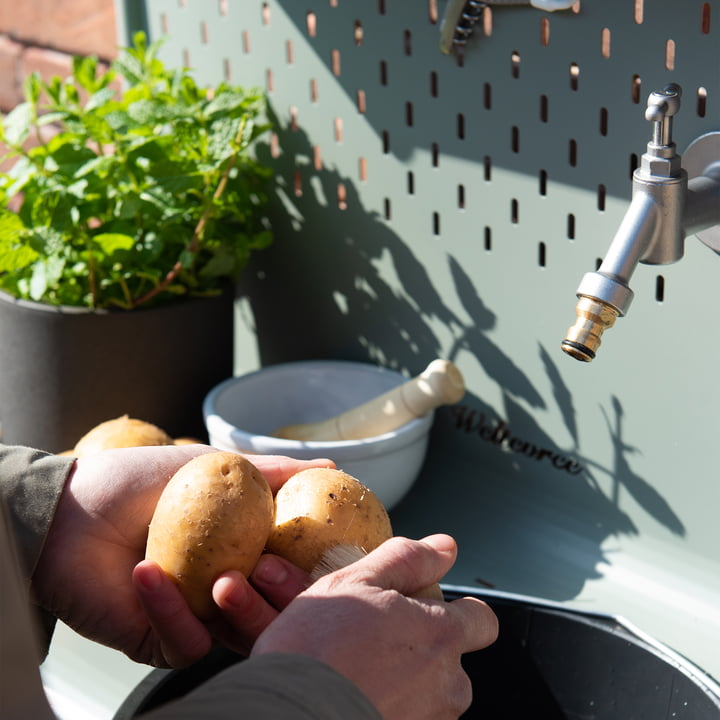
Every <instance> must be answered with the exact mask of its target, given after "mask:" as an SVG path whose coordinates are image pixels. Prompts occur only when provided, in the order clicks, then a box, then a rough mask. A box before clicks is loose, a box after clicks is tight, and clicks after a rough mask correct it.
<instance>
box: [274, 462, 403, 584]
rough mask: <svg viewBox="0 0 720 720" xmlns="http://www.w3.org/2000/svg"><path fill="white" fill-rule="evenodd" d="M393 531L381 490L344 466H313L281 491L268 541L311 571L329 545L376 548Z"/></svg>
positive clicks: (301, 472)
mask: <svg viewBox="0 0 720 720" xmlns="http://www.w3.org/2000/svg"><path fill="white" fill-rule="evenodd" d="M390 537H392V528H391V526H390V518H389V517H388V514H387V511H386V510H385V508H384V507H383V504H382V503H381V502H380V500H379V499H378V497H377V495H375V493H373V492H372V491H371V490H370V489H369V488H367V487H365V486H364V485H363V484H362V483H361V482H360V481H359V480H357V479H356V478H354V477H352V475H348V474H347V473H345V472H342V471H341V470H334V469H331V468H309V469H307V470H302V471H300V472H299V473H297V474H295V475H293V476H292V477H291V478H290V479H289V480H288V481H287V482H286V483H285V484H284V485H283V486H282V487H281V488H280V490H279V491H278V493H277V495H276V497H275V522H274V523H273V526H272V530H271V532H270V537H269V538H268V542H267V546H268V550H269V551H270V552H272V553H275V554H276V555H281V556H282V557H284V558H286V559H287V560H290V562H292V563H293V564H295V565H297V566H299V567H301V568H303V569H304V570H306V571H307V572H311V571H312V570H313V568H314V567H315V566H316V565H318V563H319V562H320V560H321V559H322V557H323V554H324V553H325V551H326V550H328V549H329V548H332V547H335V546H336V545H340V544H347V545H352V546H354V547H357V548H361V549H362V550H364V551H365V552H370V551H371V550H374V549H375V548H376V547H377V546H378V545H380V544H381V543H383V542H384V541H385V540H387V539H388V538H390Z"/></svg>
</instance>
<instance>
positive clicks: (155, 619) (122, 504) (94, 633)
mask: <svg viewBox="0 0 720 720" xmlns="http://www.w3.org/2000/svg"><path fill="white" fill-rule="evenodd" d="M214 451H215V448H211V447H209V446H205V445H187V446H179V447H176V446H156V447H141V448H124V449H118V450H105V451H103V452H101V453H98V454H96V455H90V456H87V457H82V458H78V460H77V461H76V464H75V467H74V469H73V471H72V472H71V474H70V477H69V479H68V482H67V485H66V487H65V489H64V491H63V494H62V495H61V497H60V500H59V502H58V507H57V510H56V512H55V516H54V518H53V521H52V524H51V526H50V530H49V533H48V537H47V541H46V544H45V548H44V550H43V552H42V554H41V556H40V559H39V561H38V565H37V567H36V569H35V573H34V575H33V590H34V593H35V596H36V599H37V602H38V603H39V604H40V605H41V606H42V607H44V608H46V609H47V610H49V611H50V612H52V613H53V614H55V615H56V616H57V617H59V618H60V619H61V620H63V621H64V622H65V623H67V624H68V625H69V626H70V627H72V628H73V629H74V630H76V631H77V632H78V633H80V634H81V635H84V636H85V637H88V638H90V639H92V640H95V641H97V642H100V643H102V644H104V645H107V646H109V647H112V648H115V649H118V650H121V651H122V652H124V653H125V654H126V655H128V656H129V657H131V658H132V659H133V660H136V661H138V662H143V663H147V664H151V665H156V666H158V667H182V666H184V665H188V664H190V663H192V662H195V661H197V660H199V659H200V658H202V657H203V656H204V655H205V654H207V652H208V651H209V650H210V649H211V647H212V645H213V643H214V642H217V643H218V644H222V645H224V646H226V647H229V648H231V649H233V650H236V651H238V652H244V651H247V650H248V649H249V647H250V645H251V644H252V642H253V641H254V639H255V637H256V636H257V635H258V634H259V633H260V632H261V631H262V630H263V629H264V628H265V626H266V625H267V624H268V623H269V622H270V621H271V620H273V619H274V617H275V616H276V615H277V609H276V608H282V607H284V605H286V604H287V603H288V602H289V601H290V599H291V597H293V596H294V595H295V594H297V592H299V591H300V590H301V589H304V588H305V587H306V585H307V576H306V575H305V574H304V573H302V572H301V571H300V570H298V569H297V568H293V567H292V566H290V565H289V564H287V563H283V562H282V561H281V560H280V559H279V558H268V559H267V561H266V562H263V563H261V564H260V565H259V568H258V571H257V573H256V574H257V587H258V589H260V590H261V591H262V590H263V589H266V590H267V592H266V598H267V599H264V598H263V597H262V596H261V595H260V594H259V593H258V592H257V591H256V590H255V589H253V588H252V587H251V586H250V584H249V583H248V582H247V580H245V578H244V577H242V575H241V574H240V573H234V572H228V573H225V574H224V575H223V576H221V577H220V578H219V579H218V581H217V582H216V584H215V587H214V588H213V596H214V598H215V599H216V602H218V604H219V606H220V608H221V610H222V611H223V612H222V616H221V618H220V619H219V620H218V621H217V622H216V623H213V625H212V626H205V625H203V624H202V623H201V622H200V621H199V620H198V619H197V618H196V617H195V616H194V615H193V614H192V613H191V612H190V609H189V608H188V606H187V604H186V603H185V601H184V600H183V599H182V596H181V595H180V593H179V591H178V589H177V587H176V586H175V585H174V584H173V583H172V582H171V580H170V579H169V578H168V577H167V576H166V575H165V573H164V572H163V571H162V570H161V569H160V568H159V567H158V566H157V565H156V564H154V563H151V562H149V561H145V560H144V559H143V558H144V556H145V544H146V541H147V532H148V525H149V523H150V520H151V518H152V514H153V511H154V509H155V505H156V504H157V501H158V498H159V497H160V494H161V492H162V490H163V488H164V487H165V485H166V484H167V482H168V480H169V479H170V478H171V477H172V475H173V474H174V473H175V472H176V471H177V470H178V469H179V468H180V467H181V466H182V465H184V464H185V463H187V462H188V461H189V460H191V459H192V458H193V457H195V456H196V455H200V454H202V453H207V452H214ZM250 459H251V461H252V462H253V464H255V465H256V466H257V467H258V469H259V470H260V471H261V472H262V473H263V475H264V476H265V478H266V479H267V481H268V484H269V485H270V487H271V489H272V491H273V493H275V492H277V490H278V488H279V487H280V486H281V485H282V484H283V483H284V482H285V480H287V479H288V478H289V477H290V476H291V475H292V474H294V473H295V472H298V471H299V470H301V469H303V468H305V467H311V466H316V465H321V466H328V465H332V463H331V462H330V461H327V460H319V461H317V462H314V461H311V462H307V461H298V460H293V459H291V458H286V457H281V456H260V455H258V456H252V457H251V458H250ZM263 569H264V570H265V577H264V576H263V572H262V570H263ZM268 570H269V572H270V573H272V572H273V571H275V573H276V577H275V578H274V579H275V582H269V581H268V577H267V575H268ZM279 571H282V572H283V574H284V577H283V578H281V579H280V580H281V581H280V580H278V578H277V572H279ZM270 579H271V580H272V579H273V578H270Z"/></svg>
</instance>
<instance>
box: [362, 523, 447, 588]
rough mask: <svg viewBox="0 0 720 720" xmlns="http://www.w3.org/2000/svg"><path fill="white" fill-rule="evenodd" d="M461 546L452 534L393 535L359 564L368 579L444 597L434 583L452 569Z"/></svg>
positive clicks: (383, 584) (380, 583) (386, 586)
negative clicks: (420, 537) (430, 590)
mask: <svg viewBox="0 0 720 720" xmlns="http://www.w3.org/2000/svg"><path fill="white" fill-rule="evenodd" d="M456 557H457V545H456V543H455V540H454V539H453V538H451V537H450V536H449V535H430V536H428V537H426V538H424V539H423V540H409V539H407V538H403V537H393V538H390V539H389V540H386V541H385V542H384V543H383V544H382V545H380V547H378V548H377V549H375V550H373V551H372V552H371V553H370V554H369V555H368V556H367V557H365V558H363V559H362V560H359V561H358V562H357V563H356V566H357V570H358V571H359V572H362V574H363V576H364V579H365V581H366V582H368V583H369V584H372V585H376V586H379V587H382V588H383V589H386V590H397V591H398V592H400V593H402V594H403V595H408V596H417V597H433V598H435V599H441V595H440V594H439V592H437V589H436V591H435V592H434V593H431V594H429V595H426V594H424V593H423V592H422V591H424V590H426V589H427V588H428V587H431V586H434V585H435V584H436V583H437V582H439V581H440V579H441V578H442V577H443V576H444V575H445V574H446V573H447V572H448V570H450V568H451V567H452V566H453V564H454V562H455V559H456Z"/></svg>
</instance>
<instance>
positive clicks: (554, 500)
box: [241, 127, 684, 599]
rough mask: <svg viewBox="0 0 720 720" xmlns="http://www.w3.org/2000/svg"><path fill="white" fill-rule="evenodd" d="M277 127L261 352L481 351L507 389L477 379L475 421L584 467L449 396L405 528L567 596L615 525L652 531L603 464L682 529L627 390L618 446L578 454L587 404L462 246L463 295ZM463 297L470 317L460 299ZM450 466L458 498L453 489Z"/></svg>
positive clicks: (535, 587)
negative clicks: (497, 332)
mask: <svg viewBox="0 0 720 720" xmlns="http://www.w3.org/2000/svg"><path fill="white" fill-rule="evenodd" d="M278 134H279V147H280V148H282V152H281V153H280V154H279V156H277V157H272V156H271V153H270V148H269V147H268V148H262V149H261V150H260V156H261V157H260V159H261V160H262V161H264V162H267V163H269V164H271V165H272V166H273V167H274V168H275V173H276V176H275V177H276V189H277V194H276V196H275V198H274V201H273V202H274V204H275V206H274V209H273V213H272V222H273V226H274V232H275V235H276V241H275V243H274V245H273V246H272V247H271V248H269V249H268V250H267V251H265V252H263V253H260V254H257V255H256V256H254V259H253V260H252V261H251V264H250V265H249V266H248V268H247V270H246V273H245V276H244V278H243V280H242V283H241V293H242V294H243V295H244V296H245V298H246V300H247V304H248V306H249V307H250V309H251V311H252V315H253V319H252V321H253V323H254V326H255V328H256V329H257V330H256V332H257V342H258V350H259V354H260V359H261V362H262V363H263V364H264V365H267V364H272V363H277V362H288V361H295V360H304V359H311V358H328V357H331V358H336V359H346V360H357V361H368V362H375V363H378V364H381V365H384V366H387V367H391V368H394V369H398V370H401V371H403V372H406V373H407V374H409V375H414V374H416V373H418V372H420V371H421V370H422V369H424V367H425V366H426V365H427V363H428V362H429V361H430V360H432V359H434V358H435V357H438V356H445V357H449V358H450V359H456V358H458V357H459V356H462V357H463V358H465V359H467V356H468V355H469V356H471V357H472V358H474V360H475V361H477V363H478V364H479V366H480V367H482V370H483V372H484V373H485V374H487V376H488V377H489V378H490V379H491V380H492V381H493V382H495V383H496V384H497V386H498V388H500V390H501V402H500V403H499V404H498V406H497V407H495V406H493V405H491V404H489V403H488V402H486V401H484V400H483V399H482V398H480V397H478V396H477V395H474V394H473V393H472V392H471V391H469V392H468V393H467V395H466V397H465V399H464V400H463V405H464V406H465V407H467V408H469V409H470V411H471V412H472V413H474V415H473V418H474V420H473V421H472V422H479V418H482V422H483V423H485V424H496V425H497V424H498V423H504V424H505V425H506V426H507V427H508V428H512V431H513V433H515V434H516V435H517V436H519V437H521V438H524V439H525V440H529V441H531V443H532V445H534V446H536V447H542V448H550V449H552V450H554V451H560V452H564V454H565V455H568V453H569V455H570V456H574V457H575V458H576V459H577V463H578V464H579V466H582V468H581V469H580V470H579V471H578V472H577V473H575V474H570V473H568V472H562V471H559V470H556V469H555V468H553V467H549V463H548V462H545V463H544V464H543V463H541V462H540V461H538V459H537V458H536V457H535V458H533V457H532V456H528V454H527V453H525V454H523V453H522V452H517V451H514V452H513V451H509V450H508V448H507V447H503V446H501V445H500V444H496V446H495V447H493V446H492V443H490V444H489V443H488V442H483V441H482V440H481V439H479V438H475V439H477V442H474V439H473V438H472V437H469V436H472V434H473V433H475V434H477V428H474V429H473V428H472V427H470V428H469V429H468V428H467V427H462V426H461V425H459V424H458V421H457V417H456V416H454V415H453V413H452V411H451V410H450V409H443V411H441V412H438V414H437V417H436V423H435V428H434V430H433V436H432V443H431V452H430V454H429V457H428V462H427V464H426V471H425V472H424V473H423V475H422V476H421V478H420V479H419V480H418V482H417V483H416V485H415V487H414V488H413V491H412V492H411V493H410V494H409V495H408V496H407V497H406V499H405V500H404V501H403V502H402V503H401V504H400V506H398V507H397V508H396V509H395V510H394V512H393V518H394V523H395V526H396V531H400V532H403V533H405V534H411V535H412V534H414V535H416V536H418V535H421V534H424V533H426V532H434V531H436V530H442V531H447V532H450V533H451V534H453V535H455V536H456V537H457V538H458V540H459V542H460V543H464V544H465V546H466V547H472V548H473V554H474V559H473V563H474V564H475V565H476V566H477V574H478V576H482V577H485V578H487V580H488V581H489V582H492V583H494V582H495V580H494V579H493V578H497V577H499V578H500V581H499V583H498V585H499V586H500V587H501V588H502V589H504V590H508V591H513V592H522V593H528V594H536V595H540V596H543V597H548V598H555V599H565V598H571V597H573V596H575V595H576V594H577V593H578V592H579V591H580V590H581V589H582V587H583V585H584V583H585V582H586V581H587V580H588V579H589V578H594V577H597V570H596V566H597V564H598V563H599V562H601V561H604V562H609V560H608V558H607V557H606V553H605V552H604V551H603V543H604V542H605V541H606V540H607V539H608V538H609V537H612V536H617V535H622V534H624V535H635V534H637V533H638V528H637V525H636V524H635V523H634V522H633V519H632V518H631V517H630V515H628V513H627V511H626V510H624V509H622V508H621V503H620V501H619V500H620V499H619V496H618V494H617V493H615V494H614V495H613V494H608V493H607V492H606V491H605V490H604V489H603V487H602V486H601V483H599V482H598V480H597V478H596V476H597V475H598V474H599V473H602V474H604V475H611V476H612V477H613V478H614V479H615V483H616V487H618V488H619V487H624V488H625V489H626V490H627V491H628V493H629V494H630V495H632V497H633V498H634V499H635V501H636V502H637V503H638V504H639V505H640V506H641V507H642V508H643V509H644V510H645V512H647V513H648V514H649V515H651V516H652V517H653V518H654V519H655V520H656V521H657V522H659V523H660V524H662V525H663V526H665V527H666V528H668V529H669V530H670V531H671V532H673V533H676V534H680V535H682V534H683V533H684V526H683V524H682V522H681V521H680V519H679V518H678V517H677V515H676V514H675V513H674V512H673V511H672V509H671V508H670V507H669V505H668V504H667V502H666V501H665V500H664V499H663V498H662V497H661V496H660V495H659V494H658V493H657V492H656V491H654V490H653V488H652V487H651V486H650V485H649V484H648V483H647V482H645V481H644V480H643V479H642V478H640V477H639V476H638V475H637V474H636V473H634V472H633V470H632V467H631V462H630V455H631V454H632V448H631V446H630V444H629V442H628V440H627V439H626V438H625V437H624V433H623V428H622V423H621V420H622V408H621V406H620V404H619V402H618V401H617V399H614V400H613V406H614V417H613V418H612V419H611V418H610V417H607V416H606V419H607V430H608V434H609V437H610V438H611V439H612V444H613V446H614V448H615V457H614V458H613V462H612V466H611V467H602V466H600V465H598V464H597V463H594V461H593V460H592V459H591V458H586V457H583V456H582V454H581V453H580V447H579V439H578V418H577V409H576V408H575V407H574V405H573V397H572V394H571V392H570V391H569V389H568V387H567V386H566V385H565V383H564V382H563V379H562V376H561V373H560V371H559V370H558V368H557V366H556V365H555V363H554V361H553V359H552V357H551V356H550V354H549V353H548V352H547V350H546V349H545V348H544V347H543V346H542V345H540V346H539V348H538V353H539V357H540V361H541V365H542V367H543V368H544V370H545V373H546V375H547V378H548V380H549V383H550V387H551V388H552V397H551V398H545V397H543V395H542V393H541V392H540V390H539V389H538V387H536V385H535V384H534V383H533V381H532V380H531V379H530V378H529V377H528V375H527V374H526V372H524V371H523V368H522V367H521V366H520V365H518V364H517V363H516V362H515V361H513V359H512V358H511V357H510V356H509V355H508V354H507V353H505V352H504V351H503V349H502V348H501V347H500V346H499V345H498V344H496V343H495V342H494V341H493V336H492V332H491V331H492V330H493V328H495V326H496V323H497V316H496V313H495V312H494V311H493V308H492V307H488V306H487V305H486V303H485V302H484V301H483V299H482V297H481V296H480V294H479V292H478V290H477V288H476V287H475V285H474V283H473V281H472V279H471V278H470V277H469V275H468V274H467V273H466V272H465V270H464V269H463V267H462V265H461V264H460V262H458V260H457V259H456V258H454V257H453V256H452V255H448V256H447V263H448V266H447V269H448V271H449V274H450V277H451V278H452V282H453V288H452V290H453V291H454V294H455V297H454V298H449V297H447V291H445V293H443V292H441V291H440V290H439V289H438V288H437V287H435V285H434V282H433V278H432V276H431V272H430V271H429V269H428V268H426V267H425V266H424V265H423V264H422V263H421V262H419V260H418V258H417V257H416V256H415V254H414V253H413V251H412V248H411V247H410V246H409V245H408V244H407V243H406V242H404V241H403V239H401V238H400V237H398V235H397V234H395V233H394V232H393V230H392V229H391V227H390V224H389V223H387V222H385V219H384V218H383V217H381V216H379V215H378V214H377V213H375V212H371V211H368V210H367V209H365V208H364V207H363V204H362V202H361V200H360V197H359V195H358V193H357V191H356V188H355V186H354V184H353V181H352V180H350V179H348V178H347V177H344V176H342V175H340V174H339V173H338V172H336V171H335V170H334V169H332V168H330V167H321V168H316V167H313V164H312V158H313V149H312V145H311V143H310V141H309V138H308V137H307V135H306V134H305V133H304V131H303V130H302V129H301V128H295V129H290V128H287V127H278ZM298 168H301V171H300V175H299V176H298V172H299V171H298ZM339 187H342V189H343V193H342V202H338V200H337V198H338V188H339ZM458 303H459V304H460V306H461V307H462V309H463V310H464V313H466V314H467V316H468V317H470V318H472V320H471V321H470V322H468V321H467V320H464V319H463V318H461V317H460V315H459V313H458V312H457V311H456V310H454V309H453V307H457V306H458ZM438 326H442V328H443V333H442V334H443V337H444V338H445V339H444V340H442V339H441V338H440V337H439V333H438V331H437V329H438ZM448 337H449V338H450V342H448V340H447V338H448ZM528 408H531V409H536V410H542V411H544V412H557V413H558V414H559V415H560V417H561V418H562V422H563V424H564V426H565V428H566V429H567V432H568V434H569V436H570V437H571V438H572V440H573V444H574V446H573V447H572V448H570V449H569V450H568V449H565V450H560V449H559V448H557V441H556V440H555V439H554V438H553V437H551V436H550V435H549V434H547V433H546V432H545V430H544V429H543V428H542V427H541V425H540V424H539V423H538V421H537V420H536V418H535V417H534V416H533V414H532V412H531V411H530V410H529V409H528ZM472 422H471V424H472ZM489 466H492V477H493V478H494V479H493V481H492V482H490V483H487V482H485V481H484V480H483V476H484V469H485V468H486V467H489ZM438 474H442V476H443V484H444V488H445V491H446V493H447V491H448V488H450V489H451V490H450V495H451V497H446V498H445V499H443V498H442V497H439V494H438ZM498 478H499V480H498ZM458 493H460V494H461V495H462V497H463V503H462V507H458V503H457V497H458ZM550 527H551V531H550V532H549V533H548V528H550ZM558 538H560V539H561V540H558ZM572 542H576V543H577V544H578V547H581V548H582V549H581V550H577V552H575V554H574V560H573V563H571V564H567V563H565V561H564V560H563V559H562V558H563V557H564V554H566V553H567V543H572ZM561 545H563V547H561ZM509 554H511V555H512V557H513V562H515V563H518V562H520V563H522V565H523V566H524V567H528V568H535V569H536V570H537V571H536V572H529V573H520V574H519V573H517V572H507V571H506V572H503V569H502V566H503V565H505V566H507V564H508V563H507V562H506V560H507V558H508V556H509ZM559 562H561V563H564V564H565V566H564V567H563V572H562V578H561V579H559V578H558V573H557V572H553V570H552V568H554V567H555V568H557V566H558V563H559Z"/></svg>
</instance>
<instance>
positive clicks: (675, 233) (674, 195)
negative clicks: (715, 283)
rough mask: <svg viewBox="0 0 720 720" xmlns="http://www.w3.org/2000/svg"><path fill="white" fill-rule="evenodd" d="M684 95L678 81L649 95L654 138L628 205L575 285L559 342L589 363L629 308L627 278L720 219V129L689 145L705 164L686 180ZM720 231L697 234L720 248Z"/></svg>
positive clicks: (679, 251)
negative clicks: (593, 266) (679, 140)
mask: <svg viewBox="0 0 720 720" xmlns="http://www.w3.org/2000/svg"><path fill="white" fill-rule="evenodd" d="M680 96H681V89H680V87H679V86H678V85H674V84H673V85H668V86H667V87H666V88H665V89H664V90H663V91H661V92H653V93H651V94H650V96H649V98H648V102H647V109H646V110H645V119H646V120H648V121H650V122H651V123H653V131H652V138H651V140H650V142H649V143H648V145H647V150H646V152H645V153H644V154H643V156H642V159H641V162H640V166H639V167H638V168H637V170H635V172H634V173H633V185H632V199H631V202H630V207H629V208H628V210H627V212H626V213H625V217H624V218H623V220H622V222H621V223H620V227H619V228H618V230H617V233H616V234H615V237H614V238H613V240H612V242H611V244H610V247H609V248H608V252H607V254H606V256H605V258H604V259H603V261H602V263H601V265H600V267H599V268H598V270H597V271H596V272H590V273H586V274H585V275H584V276H583V278H582V280H581V282H580V286H579V287H578V290H577V296H578V303H577V306H576V308H575V313H576V320H575V323H574V324H573V325H572V326H571V327H570V328H569V329H568V331H567V334H566V337H565V339H564V340H563V342H562V345H561V347H562V349H563V350H564V351H565V352H566V353H567V354H568V355H571V356H572V357H574V358H575V359H577V360H582V361H584V362H590V361H591V360H592V359H593V358H594V357H595V354H596V352H597V349H598V347H599V346H600V342H601V336H602V333H603V332H604V331H605V330H607V329H608V328H610V327H612V325H613V324H614V323H615V320H616V319H617V318H618V317H619V316H622V315H625V314H626V313H627V310H628V308H629V307H630V303H631V302H632V298H633V291H632V290H631V289H630V285H629V283H630V278H631V276H632V274H633V272H634V271H635V268H636V267H637V264H638V263H639V262H640V263H645V264H649V265H659V264H667V263H672V262H676V261H677V260H680V259H681V258H682V256H683V250H684V240H685V236H686V234H694V233H700V231H702V230H705V229H707V228H710V227H712V226H714V225H716V224H719V223H720V142H719V141H718V140H719V139H720V132H716V133H709V134H708V135H704V136H701V137H700V138H697V139H696V140H695V141H694V142H693V144H692V145H691V146H690V148H688V151H687V153H691V154H692V156H693V161H694V162H695V163H696V165H697V164H698V163H699V164H700V169H699V170H695V171H694V173H695V175H696V177H693V178H692V179H690V180H688V173H687V172H686V170H685V169H684V168H683V166H682V165H683V163H682V159H681V157H680V155H678V154H677V152H676V149H675V143H674V142H673V140H672V123H673V117H674V116H675V114H676V113H677V112H678V110H679V108H680ZM694 146H697V147H695V149H694V150H693V147H694ZM687 153H686V156H687ZM712 154H715V157H714V158H711V157H710V156H709V155H712ZM719 230H720V225H719V226H718V228H713V230H712V231H711V232H712V236H711V237H707V238H706V237H704V236H702V235H699V237H700V239H702V240H703V242H705V243H706V244H707V245H709V246H710V247H711V248H712V249H713V250H715V251H716V252H718V253H720V233H719V232H718V231H719Z"/></svg>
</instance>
